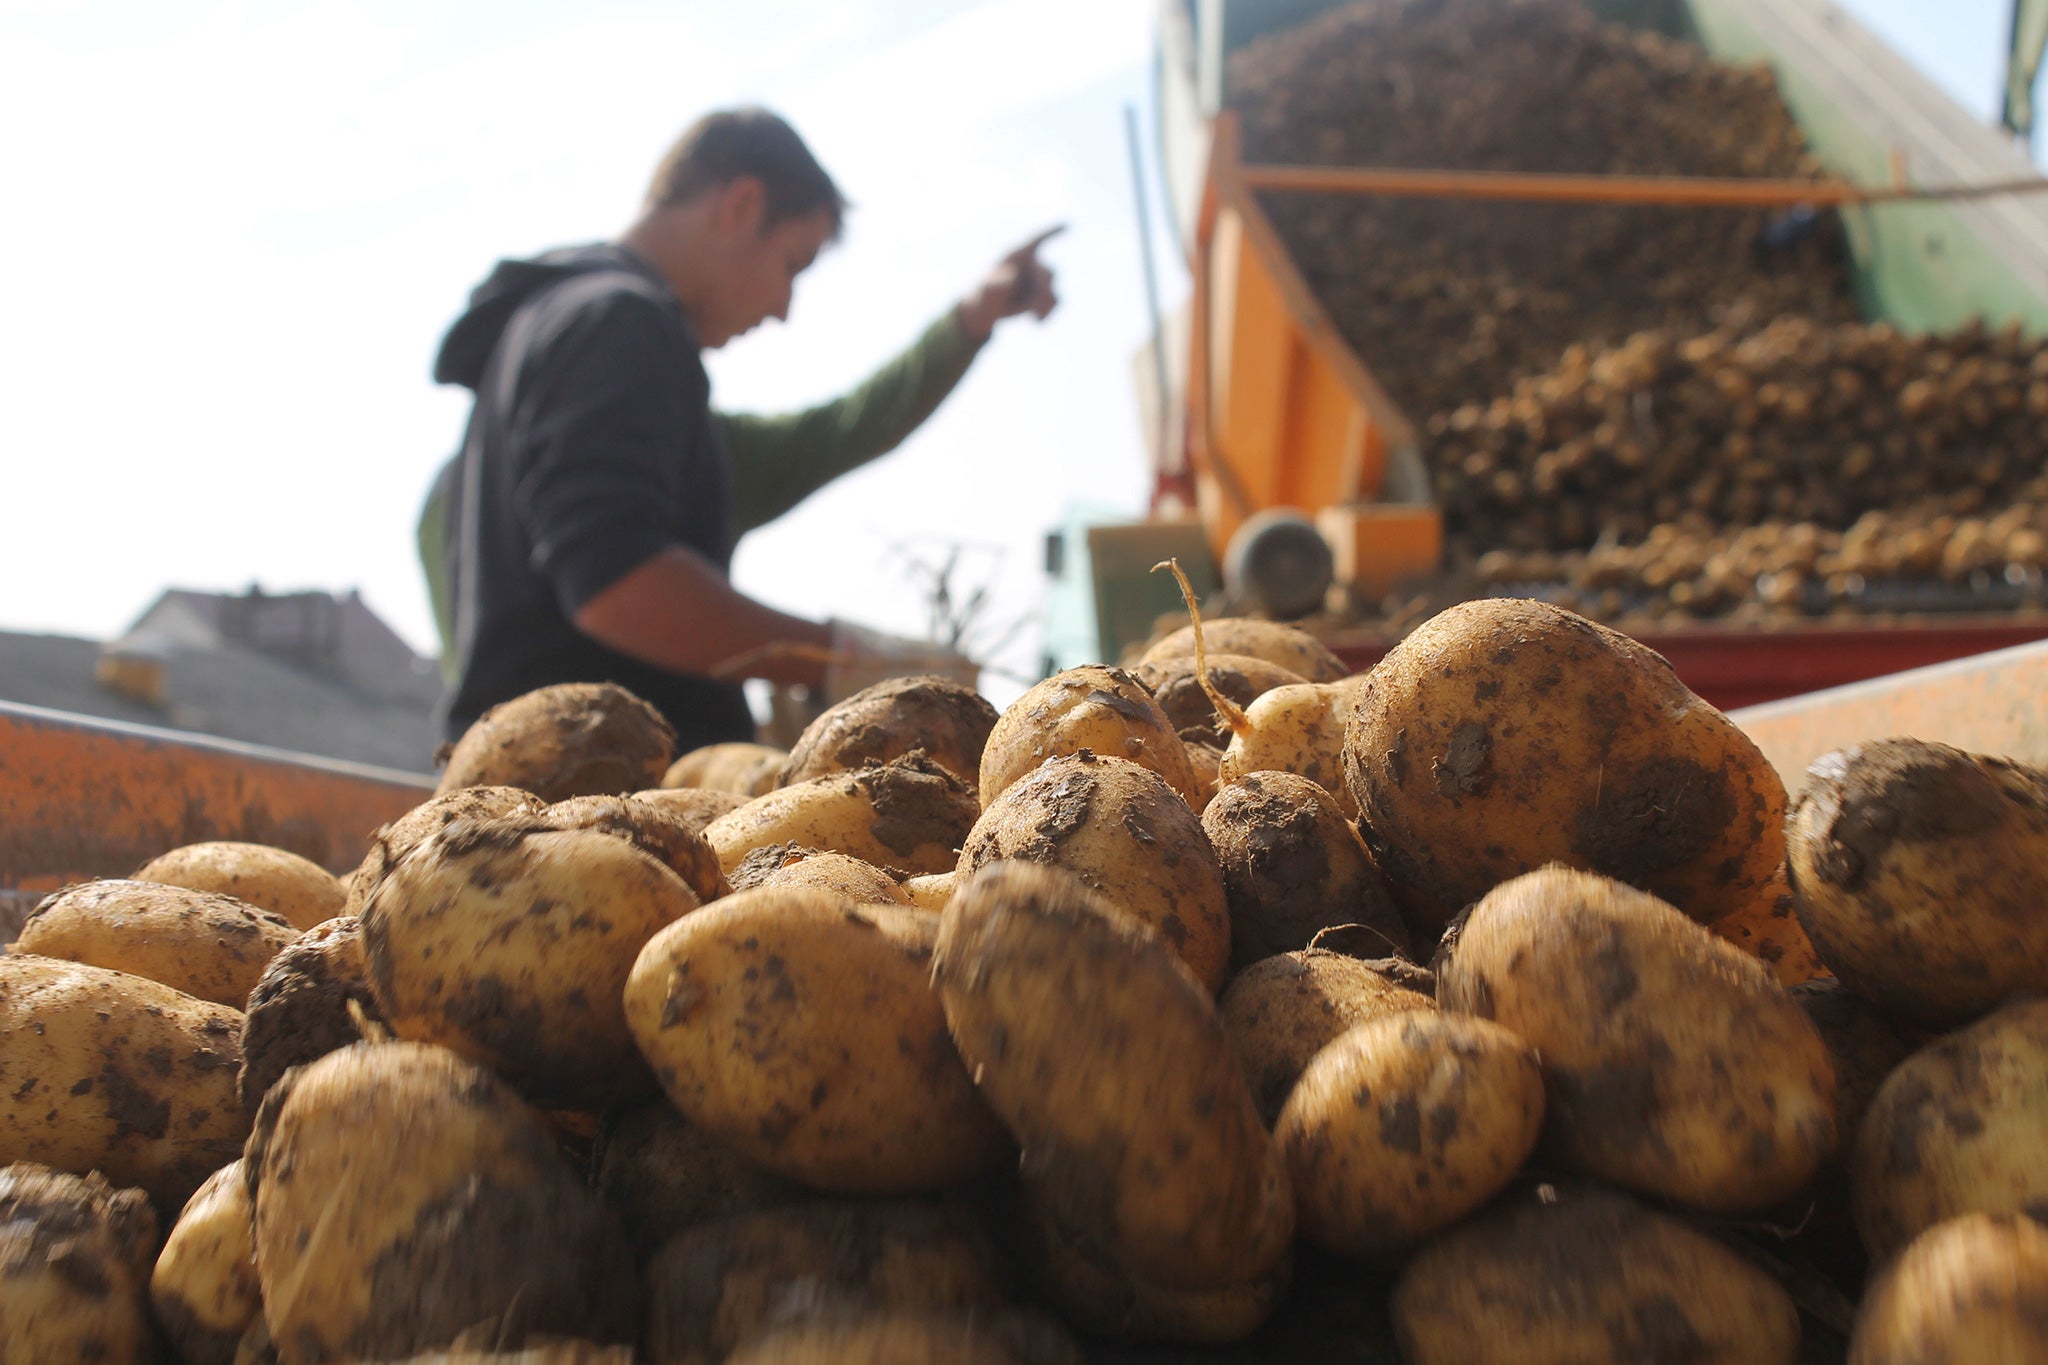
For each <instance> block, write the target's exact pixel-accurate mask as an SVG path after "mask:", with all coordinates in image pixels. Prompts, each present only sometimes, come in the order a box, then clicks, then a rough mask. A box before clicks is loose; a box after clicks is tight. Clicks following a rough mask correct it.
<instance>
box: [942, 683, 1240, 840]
mask: <svg viewBox="0 0 2048 1365" xmlns="http://www.w3.org/2000/svg"><path fill="white" fill-rule="evenodd" d="M1083 749H1087V750H1090V751H1091V752H1093V753H1097V754H1102V755H1105V756H1109V757H1114V758H1121V759H1126V760H1129V761H1130V762H1132V763H1136V764H1138V765H1139V766H1140V767H1145V768H1150V769H1151V770H1152V771H1153V772H1155V773H1158V774H1159V776H1161V777H1162V778H1164V779H1165V780H1166V784H1167V785H1168V786H1170V787H1172V788H1173V789H1174V791H1176V792H1178V793H1180V796H1181V799H1182V800H1184V801H1186V802H1187V803H1188V804H1189V805H1190V806H1192V807H1196V808H1199V807H1200V806H1201V804H1202V800H1203V796H1204V793H1203V792H1202V790H1201V787H1200V784H1199V783H1197V782H1196V780H1195V773H1194V769H1193V768H1192V767H1191V766H1190V765H1189V763H1188V752H1187V745H1186V744H1184V743H1183V742H1182V741H1181V737H1180V736H1179V735H1178V734H1177V733H1175V731H1174V728H1173V722H1171V721H1169V720H1168V719H1167V718H1166V713H1165V712H1164V711H1161V710H1160V709H1159V703H1158V702H1156V701H1154V700H1153V699H1152V694H1151V693H1150V692H1148V691H1146V690H1145V685H1144V684H1143V683H1141V682H1139V681H1138V680H1137V679H1136V678H1134V677H1132V676H1131V675H1130V674H1129V673H1126V672H1124V671H1123V670H1122V669H1121V668H1108V667H1105V666H1103V665H1100V664H1085V665H1083V666H1081V667H1079V668H1069V669H1067V670H1065V671H1064V672H1060V673H1055V674H1053V675H1052V676H1051V677H1050V678H1047V679H1045V680H1044V681H1043V682H1040V683H1039V684H1037V685H1036V686H1035V687H1032V688H1031V689H1030V690H1029V691H1027V692H1026V693H1025V694H1024V695H1023V696H1021V697H1019V698H1017V700H1016V701H1014V702H1011V703H1010V705H1009V707H1008V709H1006V710H1005V711H1004V712H1003V713H1002V715H1000V716H998V717H996V723H995V728H994V729H992V730H990V731H989V736H988V747H987V748H986V749H984V750H982V754H981V808H982V809H983V810H987V809H988V808H989V807H991V806H993V805H994V804H995V803H996V798H997V797H999V796H1001V795H1002V794H1003V793H1004V792H1005V791H1007V790H1008V789H1009V788H1010V786H1011V784H1012V783H1014V782H1016V781H1018V780H1019V779H1021V778H1023V777H1024V776H1025V775H1026V774H1028V773H1030V772H1032V771H1033V770H1034V769H1036V768H1037V767H1038V766H1039V765H1040V764H1042V763H1044V762H1046V761H1047V760H1048V759H1053V758H1058V757H1060V756H1061V755H1063V754H1073V753H1079V752H1080V751H1081V750H1083Z"/></svg>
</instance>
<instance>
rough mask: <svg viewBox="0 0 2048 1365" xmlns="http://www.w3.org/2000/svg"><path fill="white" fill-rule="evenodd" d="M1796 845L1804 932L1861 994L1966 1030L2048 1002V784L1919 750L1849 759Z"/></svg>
mask: <svg viewBox="0 0 2048 1365" xmlns="http://www.w3.org/2000/svg"><path fill="white" fill-rule="evenodd" d="M1788 841H1789V843H1790V852H1791V860H1790V866H1791V873H1792V890H1793V897H1794V903H1795V905H1796V906H1797V908H1798V912H1799V919H1800V923H1802V924H1803V925H1805V927H1806V932H1807V935H1808V936H1809V937H1810V938H1811V939H1812V940H1813V946H1814V950H1815V951H1816V952H1817V953H1819V955H1820V957H1821V960H1822V961H1824V962H1826V963H1827V964H1828V966H1829V967H1830V968H1831V969H1832V970H1833V971H1834V974H1835V975H1836V976H1838V977H1840V978H1841V980H1842V983H1843V984H1844V985H1846V986H1847V987H1848V988H1849V989H1850V990H1852V991H1854V992H1856V993H1857V994H1858V995H1860V996H1863V997H1864V998H1865V999H1868V1000H1871V1001H1874V1002H1876V1003H1877V1004H1879V1005H1882V1006H1884V1007H1885V1008H1886V1009H1889V1010H1893V1011H1896V1012H1899V1013H1903V1014H1906V1015H1910V1016H1913V1017H1916V1018H1919V1019H1921V1020H1924V1021H1926V1022H1928V1023H1934V1024H1957V1023H1964V1022H1967V1021H1968V1020H1970V1019H1972V1018H1974V1017H1976V1016H1978V1015H1981V1014H1983V1013H1985V1012H1986V1011H1988V1010H1990V1009H1993V1008H1995V1007H1996V1006H1998V1005H1999V1004H2001V1003H2002V1002H2003V1001H2005V1000H2006V999H2007V998H2009V997H2011V996H2014V995H2018V994H2036V993H2040V992H2043V991H2048V915H2044V914H2043V913H2042V907H2043V906H2044V905H2048V773H2043V772H2042V771H2040V770H2039V769H2036V768H2031V767H2027V766H2026V765H2024V764H2020V763H2014V762H2012V761H2010V760H2008V759H2002V758H1987V757H1983V756H1981V755H1977V754H1970V753H1965V752H1963V751H1962V750H1961V749H1954V748H1950V747H1949V746H1948V745H1945V744H1929V743H1924V742H1922V741H1919V740H1908V739H1894V740H1878V741H1875V742H1873V743H1869V744H1859V745H1856V746H1854V747H1853V748H1848V749H1839V750H1836V751H1835V752H1833V753H1830V754H1826V755H1823V756H1822V757H1821V758H1819V759H1817V760H1815V762H1814V764H1813V766H1812V767H1811V768H1810V769H1808V771H1807V778H1806V786H1805V787H1804V788H1803V789H1802V790H1801V791H1800V793H1799V799H1798V801H1797V802H1796V803H1795V804H1794V805H1793V808H1792V815H1791V819H1790V823H1789V828H1788Z"/></svg>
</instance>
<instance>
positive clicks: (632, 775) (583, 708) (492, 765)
mask: <svg viewBox="0 0 2048 1365" xmlns="http://www.w3.org/2000/svg"><path fill="white" fill-rule="evenodd" d="M447 752H448V766H447V768H446V769H444V770H443V771H442V773H441V785H440V789H439V790H440V792H441V794H443V795H445V794H447V793H448V792H452V791H455V790H456V789H458V788H461V787H517V788H518V789H519V790H521V791H528V792H532V793H533V794H534V795H535V796H538V797H539V798H540V799H541V800H543V801H549V802H553V801H566V800H568V799H569V798H570V797H572V796H618V795H620V794H621V793H624V792H634V791H639V790H640V789H641V788H643V787H658V786H662V785H664V784H663V782H662V774H663V773H665V772H667V771H668V767H669V764H670V763H671V762H673V761H674V759H675V754H676V732H675V728H674V727H673V726H671V725H670V724H669V723H668V721H667V719H666V718H665V717H663V715H662V714H661V712H659V711H657V710H655V709H654V708H653V707H652V706H649V705H648V704H647V703H646V702H644V701H642V700H641V699H640V698H638V697H636V696H634V695H633V694H632V693H631V692H628V691H627V690H626V689H625V688H623V687H620V686H618V685H617V684H616V683H557V684H555V685H553V686H551V687H542V688H537V689H535V690H534V691H532V692H528V693H526V694H525V695H523V696H518V697H514V698H513V699H512V700H511V701H508V702H500V703H499V704H498V705H496V706H493V707H492V708H491V709H490V710H488V711H486V712H484V713H483V714H482V715H481V716H479V717H477V719H476V721H475V722H474V723H473V724H471V726H470V727H469V729H467V730H465V731H463V734H462V738H461V739H458V740H457V741H455V743H454V745H453V746H452V747H451V748H450V749H449V750H448V751H447Z"/></svg>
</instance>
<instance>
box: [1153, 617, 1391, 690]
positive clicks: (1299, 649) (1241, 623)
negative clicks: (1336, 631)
mask: <svg viewBox="0 0 2048 1365" xmlns="http://www.w3.org/2000/svg"><path fill="white" fill-rule="evenodd" d="M1202 647H1203V649H1205V650H1206V651H1207V652H1208V653H1209V655H1210V657H1212V658H1213V657H1215V656H1216V655H1219V654H1243V655H1246V656H1248V657H1250V658H1254V659H1263V660H1265V661H1266V662H1267V663H1269V664H1272V665H1274V666H1275V667H1277V668H1284V669H1287V670H1288V671H1289V672H1292V673H1299V674H1300V675H1301V676H1302V677H1304V678H1306V679H1308V680H1309V681H1310V682H1336V681H1337V680H1338V679H1339V678H1342V677H1343V676H1344V675H1345V674H1347V673H1349V672H1350V671H1351V670H1350V669H1348V668H1346V667H1345V666H1344V661H1343V660H1341V659H1339V658H1338V657H1337V656H1336V655H1335V654H1332V653H1331V652H1330V647H1329V646H1328V645H1325V644H1324V643H1323V642H1322V641H1321V640H1318V639H1316V637H1315V636H1313V635H1311V634H1309V633H1308V632H1307V631H1305V630H1302V629H1301V628H1300V627H1298V626H1290V625H1287V624H1285V623H1284V622H1280V621H1264V620H1260V619H1259V618H1258V617H1256V616H1219V617H1216V618H1215V619H1213V620H1207V621H1204V622H1202ZM1194 652H1195V628H1194V626H1192V625H1185V626H1182V627H1181V628H1180V629H1178V630H1176V631H1174V632H1172V633H1171V634H1169V635H1167V636H1165V637H1163V638H1162V639H1160V640H1159V641H1158V642H1157V643H1156V644H1153V645H1152V646H1150V647H1149V648H1147V649H1146V650H1145V652H1144V653H1143V654H1141V655H1139V656H1138V662H1139V663H1141V664H1150V663H1159V662H1161V661H1162V660H1166V659H1180V658H1187V657H1190V656H1192V655H1193V654H1194Z"/></svg>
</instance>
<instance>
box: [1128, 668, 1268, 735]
mask: <svg viewBox="0 0 2048 1365" xmlns="http://www.w3.org/2000/svg"><path fill="white" fill-rule="evenodd" d="M1207 658H1208V665H1209V667H1208V672H1209V685H1210V686H1211V687H1214V688H1215V689H1216V690H1217V691H1218V692H1221V693H1222V694H1223V695H1224V696H1226V697H1228V698H1229V699H1230V700H1231V701H1233V702H1235V703H1236V704H1237V705H1238V706H1240V707H1244V706H1250V705H1251V704H1252V703H1253V702H1254V701H1256V700H1257V699H1258V698H1259V697H1261V696H1263V695H1264V694H1265V693H1267V692H1270V691H1272V690H1273V689H1274V688H1276V687H1297V686H1300V685H1301V684H1302V683H1305V682H1307V681H1308V679H1307V678H1304V677H1302V676H1301V674H1299V673H1296V672H1295V671H1294V670H1293V669H1291V668H1282V667H1280V665H1278V664H1270V663H1267V662H1266V661H1265V660H1264V659H1255V658H1253V657H1251V656H1250V655H1248V654H1210V655H1208V656H1207ZM1131 676H1132V677H1134V678H1136V679H1137V680H1138V681H1139V682H1141V683H1143V684H1144V685H1145V687H1146V690H1148V691H1149V692H1151V694H1152V699H1153V700H1154V701H1156V702H1158V703H1159V709H1160V710H1161V711H1163V712H1165V713H1166V719H1167V720H1168V721H1170V722H1172V724H1173V728H1174V729H1175V730H1176V731H1177V732H1179V734H1180V737H1181V738H1182V739H1184V740H1187V741H1189V742H1190V743H1195V742H1204V743H1210V744H1214V745H1216V746H1217V747H1219V748H1220V747H1222V746H1223V745H1226V744H1228V743H1230V727H1229V726H1228V725H1227V724H1225V723H1224V720H1223V717H1221V716H1219V715H1217V714H1216V703H1215V701H1214V700H1213V699H1211V698H1210V696H1209V693H1208V692H1207V691H1206V690H1205V689H1204V688H1203V686H1202V680H1201V677H1200V670H1199V669H1198V668H1197V666H1196V663H1195V657H1194V656H1193V655H1192V654H1188V655H1182V656H1178V657H1175V658H1171V659H1159V660H1155V661H1154V662H1152V663H1146V664H1139V665H1138V666H1137V667H1135V668H1133V669H1132V670H1131Z"/></svg>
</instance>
